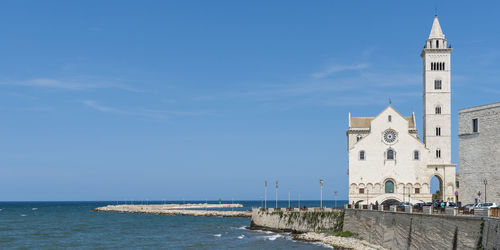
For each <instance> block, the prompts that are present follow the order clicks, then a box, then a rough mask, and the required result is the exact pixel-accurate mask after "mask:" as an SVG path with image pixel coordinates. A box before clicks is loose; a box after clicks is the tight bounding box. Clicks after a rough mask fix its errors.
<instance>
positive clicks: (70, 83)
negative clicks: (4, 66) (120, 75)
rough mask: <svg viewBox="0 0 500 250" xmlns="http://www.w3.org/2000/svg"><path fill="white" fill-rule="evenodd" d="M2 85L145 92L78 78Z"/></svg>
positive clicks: (110, 83)
mask: <svg viewBox="0 0 500 250" xmlns="http://www.w3.org/2000/svg"><path fill="white" fill-rule="evenodd" d="M0 85H11V86H26V87H39V88H54V89H67V90H85V89H102V88H115V89H121V90H125V91H130V92H143V91H141V90H138V89H135V88H132V87H129V86H126V85H123V84H120V83H114V82H110V81H102V80H91V79H84V78H79V77H77V78H76V79H69V80H60V79H51V78H34V79H30V80H23V81H5V80H4V81H2V82H0Z"/></svg>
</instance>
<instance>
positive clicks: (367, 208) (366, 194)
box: [366, 188, 369, 209]
mask: <svg viewBox="0 0 500 250" xmlns="http://www.w3.org/2000/svg"><path fill="white" fill-rule="evenodd" d="M368 192H369V190H368V188H367V189H366V208H367V209H368Z"/></svg>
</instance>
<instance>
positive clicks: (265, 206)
mask: <svg viewBox="0 0 500 250" xmlns="http://www.w3.org/2000/svg"><path fill="white" fill-rule="evenodd" d="M264 208H265V209H267V180H265V181H264Z"/></svg>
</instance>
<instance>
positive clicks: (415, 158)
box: [413, 150, 420, 160]
mask: <svg viewBox="0 0 500 250" xmlns="http://www.w3.org/2000/svg"><path fill="white" fill-rule="evenodd" d="M418 159H420V155H419V152H418V150H415V151H413V160H418Z"/></svg>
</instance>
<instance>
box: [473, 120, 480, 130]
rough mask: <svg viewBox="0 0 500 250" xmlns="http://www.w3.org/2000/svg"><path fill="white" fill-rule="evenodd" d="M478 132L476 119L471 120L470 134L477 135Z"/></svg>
mask: <svg viewBox="0 0 500 250" xmlns="http://www.w3.org/2000/svg"><path fill="white" fill-rule="evenodd" d="M478 131H479V122H478V120H477V118H474V119H472V132H473V133H477V132H478Z"/></svg>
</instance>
